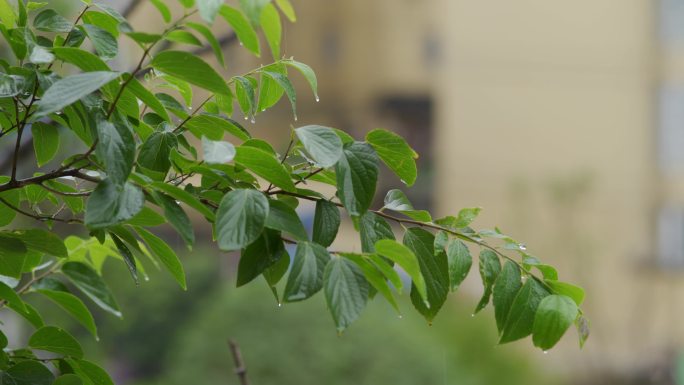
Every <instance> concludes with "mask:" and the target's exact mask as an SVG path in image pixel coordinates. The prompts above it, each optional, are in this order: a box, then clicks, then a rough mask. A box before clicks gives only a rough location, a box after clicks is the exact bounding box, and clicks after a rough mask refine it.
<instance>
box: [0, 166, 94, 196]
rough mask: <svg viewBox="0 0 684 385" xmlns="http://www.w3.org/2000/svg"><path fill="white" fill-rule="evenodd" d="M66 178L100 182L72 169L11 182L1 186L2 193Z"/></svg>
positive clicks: (78, 170)
mask: <svg viewBox="0 0 684 385" xmlns="http://www.w3.org/2000/svg"><path fill="white" fill-rule="evenodd" d="M65 176H73V177H76V178H79V179H83V180H87V181H89V182H93V183H98V182H100V180H99V179H97V178H94V177H91V176H89V175H86V174H85V173H83V172H81V170H80V169H77V168H71V169H68V170H57V171H53V172H50V173H47V174H43V175H39V176H34V177H31V178H26V179H19V180H15V181H9V182H7V183H5V184H1V185H0V192H4V191H9V190H14V189H18V188H22V187H25V186H28V185H32V184H40V183H42V182H45V181H47V180H52V179H57V178H61V177H65Z"/></svg>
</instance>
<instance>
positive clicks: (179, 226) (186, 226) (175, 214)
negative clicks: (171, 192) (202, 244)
mask: <svg viewBox="0 0 684 385" xmlns="http://www.w3.org/2000/svg"><path fill="white" fill-rule="evenodd" d="M152 195H153V196H154V197H155V199H156V200H157V203H159V205H160V206H161V207H162V208H163V209H164V216H165V217H166V219H167V220H168V221H169V224H170V225H171V226H173V228H174V229H176V231H177V232H178V234H179V235H180V236H181V238H183V241H184V242H185V244H186V245H187V246H188V249H191V248H192V245H193V244H194V243H195V231H194V230H193V227H192V222H191V221H190V218H188V214H186V213H185V211H184V210H183V208H181V207H180V205H179V204H178V203H177V202H176V200H175V199H173V198H171V197H169V196H168V195H165V194H161V193H158V192H154V193H153V194H152Z"/></svg>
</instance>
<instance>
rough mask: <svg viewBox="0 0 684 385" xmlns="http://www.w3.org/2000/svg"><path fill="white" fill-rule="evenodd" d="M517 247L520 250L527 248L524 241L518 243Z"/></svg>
mask: <svg viewBox="0 0 684 385" xmlns="http://www.w3.org/2000/svg"><path fill="white" fill-rule="evenodd" d="M518 248H519V249H520V250H522V251H525V250H527V246H525V244H524V243H521V244H519V245H518Z"/></svg>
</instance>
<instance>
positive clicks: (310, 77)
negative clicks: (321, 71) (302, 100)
mask: <svg viewBox="0 0 684 385" xmlns="http://www.w3.org/2000/svg"><path fill="white" fill-rule="evenodd" d="M284 63H285V65H288V66H290V67H294V68H296V69H297V70H298V71H299V72H301V73H302V75H304V78H305V79H306V81H307V82H308V83H309V86H311V91H312V92H313V94H314V97H315V98H316V101H319V100H320V99H319V97H318V80H317V79H316V73H315V72H314V71H313V69H311V67H309V66H308V65H306V64H304V63H300V62H298V61H295V60H285V61H284Z"/></svg>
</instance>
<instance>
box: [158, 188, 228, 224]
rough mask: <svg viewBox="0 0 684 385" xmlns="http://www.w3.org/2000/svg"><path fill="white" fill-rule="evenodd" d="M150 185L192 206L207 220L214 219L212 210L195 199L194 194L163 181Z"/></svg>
mask: <svg viewBox="0 0 684 385" xmlns="http://www.w3.org/2000/svg"><path fill="white" fill-rule="evenodd" d="M152 187H154V188H155V189H157V190H160V191H163V192H164V193H165V194H167V195H170V196H171V197H173V198H174V199H176V200H179V201H181V202H183V203H185V204H186V205H188V206H190V207H192V208H193V209H195V210H197V211H199V212H200V214H202V215H204V216H205V217H206V218H207V219H209V221H211V222H213V221H214V218H215V217H216V216H215V215H214V212H213V211H211V210H210V209H209V208H207V206H205V205H204V204H202V202H200V201H199V199H197V198H196V197H195V196H194V195H192V194H190V193H189V192H187V191H185V190H182V189H180V188H178V187H176V186H173V185H170V184H167V183H164V182H154V183H152Z"/></svg>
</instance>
